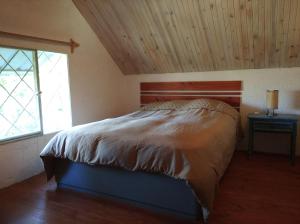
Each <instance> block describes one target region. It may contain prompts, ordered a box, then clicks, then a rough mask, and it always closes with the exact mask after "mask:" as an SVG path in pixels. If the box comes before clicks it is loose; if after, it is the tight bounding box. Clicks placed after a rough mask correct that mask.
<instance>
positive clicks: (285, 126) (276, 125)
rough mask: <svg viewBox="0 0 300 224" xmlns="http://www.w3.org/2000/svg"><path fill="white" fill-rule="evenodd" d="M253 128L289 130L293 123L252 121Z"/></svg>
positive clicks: (257, 129)
mask: <svg viewBox="0 0 300 224" xmlns="http://www.w3.org/2000/svg"><path fill="white" fill-rule="evenodd" d="M253 129H254V130H255V131H272V132H277V131H278V132H291V131H292V130H293V124H292V123H291V122H278V121H277V122H274V121H273V122H269V121H254V122H253Z"/></svg>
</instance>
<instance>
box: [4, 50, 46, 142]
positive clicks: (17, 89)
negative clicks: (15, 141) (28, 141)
mask: <svg viewBox="0 0 300 224" xmlns="http://www.w3.org/2000/svg"><path fill="white" fill-rule="evenodd" d="M36 66H37V65H36V60H35V52H34V51H31V50H23V49H12V48H4V47H0V140H6V139H11V138H15V137H19V136H23V135H29V134H33V133H38V132H41V125H40V113H39V99H38V94H37V93H38V92H39V90H38V84H37V74H36V69H35V68H36Z"/></svg>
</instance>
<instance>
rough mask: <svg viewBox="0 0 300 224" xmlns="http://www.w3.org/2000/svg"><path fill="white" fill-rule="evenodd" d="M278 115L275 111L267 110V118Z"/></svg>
mask: <svg viewBox="0 0 300 224" xmlns="http://www.w3.org/2000/svg"><path fill="white" fill-rule="evenodd" d="M276 115H277V114H276V113H275V109H268V110H267V116H269V117H274V116H276Z"/></svg>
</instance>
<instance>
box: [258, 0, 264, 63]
mask: <svg viewBox="0 0 300 224" xmlns="http://www.w3.org/2000/svg"><path fill="white" fill-rule="evenodd" d="M258 16H259V19H258V21H259V23H258V49H257V50H258V55H257V57H258V58H257V68H265V63H266V62H265V50H266V48H265V1H258Z"/></svg>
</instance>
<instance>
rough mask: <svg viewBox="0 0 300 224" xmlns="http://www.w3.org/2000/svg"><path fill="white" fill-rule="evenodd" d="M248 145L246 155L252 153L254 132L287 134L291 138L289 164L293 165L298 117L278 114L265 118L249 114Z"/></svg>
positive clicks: (263, 115)
mask: <svg viewBox="0 0 300 224" xmlns="http://www.w3.org/2000/svg"><path fill="white" fill-rule="evenodd" d="M248 121H249V144H248V155H249V156H250V155H251V154H252V152H253V141H254V133H255V132H275V133H288V134H290V136H291V146H290V162H291V164H292V165H294V163H295V154H296V138H297V122H298V116H297V115H293V114H278V115H275V116H272V117H271V116H267V115H265V114H249V115H248Z"/></svg>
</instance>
